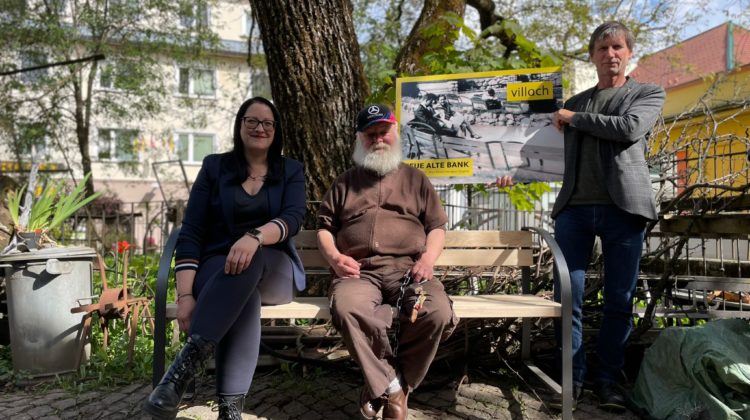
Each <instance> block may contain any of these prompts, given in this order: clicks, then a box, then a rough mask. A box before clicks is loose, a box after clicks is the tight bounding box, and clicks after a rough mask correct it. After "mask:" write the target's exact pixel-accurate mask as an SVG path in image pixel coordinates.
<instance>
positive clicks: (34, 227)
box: [8, 173, 101, 232]
mask: <svg viewBox="0 0 750 420" xmlns="http://www.w3.org/2000/svg"><path fill="white" fill-rule="evenodd" d="M90 176H91V174H90V173H89V174H86V176H85V177H84V178H83V180H82V181H81V182H79V183H78V185H76V186H75V188H73V190H72V191H70V192H67V191H66V190H65V181H64V180H57V181H50V182H48V183H47V185H46V186H45V187H44V188H43V189H42V191H41V193H39V194H38V195H37V196H36V198H33V194H24V193H25V192H26V188H28V186H27V185H24V186H23V187H21V189H20V190H18V191H11V192H9V193H8V211H9V212H10V217H11V220H12V221H13V225H14V226H15V229H16V231H19V232H26V231H31V232H47V231H49V230H50V229H54V228H55V227H57V226H59V225H60V224H61V223H62V222H64V221H65V220H66V219H67V218H69V217H70V216H72V215H73V214H74V213H75V212H76V211H77V210H78V209H80V208H82V207H83V206H85V205H86V204H88V203H90V202H91V201H92V200H94V199H96V198H97V197H99V195H101V193H94V194H92V195H90V196H88V197H86V193H85V186H86V182H87V181H88V179H89V177H90ZM24 195H26V197H27V198H26V200H25V201H28V200H29V197H32V198H31V200H32V202H31V203H28V202H25V203H24V207H26V206H29V205H30V206H31V210H30V212H29V219H28V222H27V223H26V224H23V223H22V222H21V214H22V212H23V210H22V207H21V200H22V197H24Z"/></svg>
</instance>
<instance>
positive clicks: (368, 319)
mask: <svg viewBox="0 0 750 420" xmlns="http://www.w3.org/2000/svg"><path fill="white" fill-rule="evenodd" d="M447 219H448V217H447V216H446V214H445V211H444V209H443V206H442V204H441V203H440V198H439V197H438V195H437V193H436V192H435V190H434V188H433V186H432V184H431V183H430V181H429V180H428V179H427V177H426V176H425V175H424V174H423V173H422V172H421V171H419V170H417V169H414V168H411V167H409V166H407V165H404V164H401V165H399V167H398V169H397V170H395V171H393V172H391V173H389V174H386V175H385V176H380V175H378V174H377V173H375V172H373V171H370V170H367V169H364V168H360V167H356V168H353V169H350V170H349V171H347V172H345V173H344V174H342V175H341V176H339V177H338V178H337V179H336V181H335V182H334V183H333V185H332V186H331V189H330V190H329V191H328V192H327V193H326V196H325V197H324V199H323V202H322V203H321V205H320V210H319V211H318V229H325V230H328V231H330V232H331V233H332V234H333V236H334V237H335V238H336V247H337V248H338V250H339V251H340V252H341V253H343V254H345V255H348V256H350V257H352V258H354V259H355V260H357V261H358V262H359V263H360V264H361V267H360V278H336V279H334V280H333V282H332V284H331V292H330V294H329V296H330V304H331V314H332V318H333V323H334V326H335V327H336V328H337V329H338V330H339V332H340V333H341V335H342V336H343V338H344V341H345V342H346V345H347V348H348V349H349V351H350V352H351V354H352V356H353V357H354V359H355V360H356V361H357V363H358V364H359V365H360V367H361V368H362V371H363V374H364V376H365V382H366V384H367V386H368V388H369V391H370V396H371V397H372V398H375V397H377V396H380V395H382V394H383V393H385V391H386V389H387V388H388V384H390V383H391V381H392V380H393V379H394V378H396V372H397V371H398V372H400V373H401V375H402V377H403V380H404V381H405V382H406V385H407V386H408V387H409V389H414V388H416V387H417V386H418V385H419V384H420V382H422V379H424V376H425V374H426V373H427V369H428V368H429V366H430V363H431V362H432V359H433V358H434V357H435V353H436V352H437V348H438V345H439V343H440V342H441V341H442V340H444V339H445V338H447V337H448V336H449V335H450V333H451V332H452V331H453V329H454V327H455V325H456V323H457V319H456V317H455V315H454V313H453V308H452V303H451V301H450V299H449V298H448V296H447V295H446V293H445V291H444V289H443V285H442V283H440V282H439V281H426V282H422V283H421V284H419V285H412V286H411V287H409V288H408V289H407V290H406V293H405V296H404V298H403V303H402V308H401V313H400V314H399V319H400V334H399V337H398V354H397V357H394V354H393V349H392V348H391V346H390V343H389V341H388V335H387V333H386V331H387V329H388V328H390V327H391V322H392V315H391V314H392V312H391V306H390V305H395V304H396V301H397V299H398V297H399V294H400V286H401V281H402V279H403V277H404V274H405V273H406V272H407V271H408V270H409V269H410V268H411V266H412V265H413V264H414V261H415V260H416V259H418V258H419V256H420V254H421V253H422V252H424V250H425V240H426V237H427V233H429V232H430V231H431V230H433V229H445V224H446V222H447ZM416 287H422V288H423V290H424V292H425V294H426V301H425V302H424V304H423V305H422V308H421V309H420V310H419V312H418V317H417V320H416V322H414V323H411V321H410V319H409V318H410V315H411V312H412V309H413V307H414V303H415V301H416V299H417V295H416V294H415V288H416Z"/></svg>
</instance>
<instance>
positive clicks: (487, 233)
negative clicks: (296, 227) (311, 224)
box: [294, 230, 533, 249]
mask: <svg viewBox="0 0 750 420" xmlns="http://www.w3.org/2000/svg"><path fill="white" fill-rule="evenodd" d="M294 244H295V245H296V246H297V248H308V249H318V241H317V232H316V231H314V230H303V231H300V232H299V233H298V234H297V236H295V237H294ZM532 245H533V242H532V237H531V232H527V231H522V230H519V231H499V230H483V231H475V230H474V231H469V230H455V231H454V230H449V231H446V232H445V248H472V247H477V246H481V247H485V248H531V246H532Z"/></svg>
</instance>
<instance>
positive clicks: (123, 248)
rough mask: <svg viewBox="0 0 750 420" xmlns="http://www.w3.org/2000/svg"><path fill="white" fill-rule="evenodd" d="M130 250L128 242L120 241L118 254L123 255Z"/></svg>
mask: <svg viewBox="0 0 750 420" xmlns="http://www.w3.org/2000/svg"><path fill="white" fill-rule="evenodd" d="M128 249H130V243H129V242H128V241H120V242H118V243H117V253H118V254H122V253H123V252H125V251H127V250H128Z"/></svg>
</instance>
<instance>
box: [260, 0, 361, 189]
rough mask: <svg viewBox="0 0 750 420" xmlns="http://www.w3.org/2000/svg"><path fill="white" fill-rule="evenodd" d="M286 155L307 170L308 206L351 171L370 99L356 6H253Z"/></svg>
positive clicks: (325, 0)
mask: <svg viewBox="0 0 750 420" xmlns="http://www.w3.org/2000/svg"><path fill="white" fill-rule="evenodd" d="M250 4H251V6H252V11H253V16H254V18H255V20H256V21H257V22H258V27H259V28H260V32H261V36H262V38H263V47H264V49H265V53H266V60H267V63H268V73H269V77H270V80H271V91H272V92H273V99H274V103H275V104H276V105H277V106H278V107H279V110H280V112H281V115H282V118H283V122H282V127H283V129H284V134H285V146H284V149H285V154H286V155H287V156H290V157H292V158H294V159H298V160H301V161H302V162H304V164H305V178H306V182H307V184H306V186H307V199H308V200H312V201H317V200H321V199H322V198H323V195H324V194H325V192H326V191H327V190H328V187H329V186H330V184H331V182H332V181H333V180H334V179H335V177H336V176H337V175H339V174H340V173H342V172H343V171H344V170H346V169H347V168H348V167H349V166H350V164H351V150H352V144H353V143H354V135H355V120H356V116H357V112H358V111H359V109H360V108H361V107H362V106H363V103H364V100H365V98H366V96H367V82H366V80H365V76H364V70H363V68H362V63H361V61H360V57H359V44H358V43H357V37H356V34H355V33H354V25H353V23H352V6H351V3H350V1H349V0H309V1H299V0H274V1H266V0H251V1H250Z"/></svg>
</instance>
